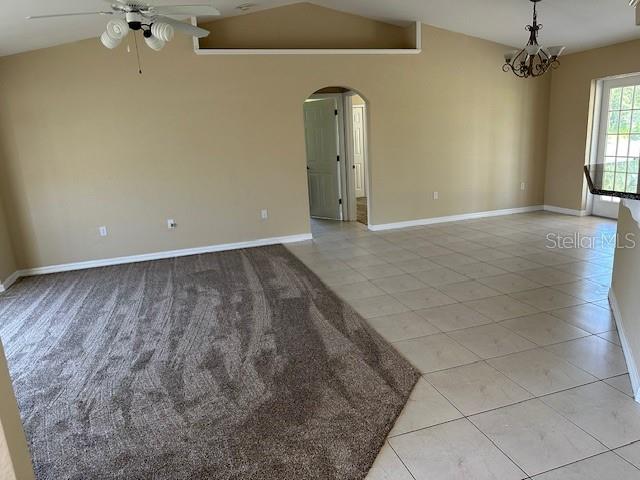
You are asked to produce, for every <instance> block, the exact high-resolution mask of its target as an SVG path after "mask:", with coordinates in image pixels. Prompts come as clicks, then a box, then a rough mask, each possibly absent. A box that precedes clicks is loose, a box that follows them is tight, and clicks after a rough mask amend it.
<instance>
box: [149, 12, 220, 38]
mask: <svg viewBox="0 0 640 480" xmlns="http://www.w3.org/2000/svg"><path fill="white" fill-rule="evenodd" d="M150 18H151V19H152V20H153V21H154V22H162V23H168V24H170V25H171V26H173V28H174V29H176V30H177V31H179V32H181V33H185V34H187V35H191V36H192V37H196V38H204V37H208V36H209V34H210V33H211V32H209V30H205V29H204V28H200V27H194V26H193V25H189V24H188V23H183V22H181V21H180V20H174V19H173V18H169V17H164V16H162V15H154V16H152V17H150Z"/></svg>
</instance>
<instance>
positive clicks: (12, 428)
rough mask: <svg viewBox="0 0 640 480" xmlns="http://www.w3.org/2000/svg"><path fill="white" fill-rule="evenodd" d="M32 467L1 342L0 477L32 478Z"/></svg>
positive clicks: (6, 479)
mask: <svg viewBox="0 0 640 480" xmlns="http://www.w3.org/2000/svg"><path fill="white" fill-rule="evenodd" d="M33 478H35V477H34V475H33V467H32V465H31V458H30V457H29V449H28V447H27V441H26V438H25V435H24V431H23V429H22V422H21V420H20V413H19V412H18V405H17V404H16V400H15V397H14V395H13V388H12V386H11V377H10V376H9V371H8V369H7V360H6V358H5V356H4V349H3V347H2V342H0V479H1V480H31V479H33Z"/></svg>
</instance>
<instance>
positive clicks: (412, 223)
mask: <svg viewBox="0 0 640 480" xmlns="http://www.w3.org/2000/svg"><path fill="white" fill-rule="evenodd" d="M543 208H544V207H543V206H542V205H533V206H531V207H519V208H507V209H504V210H490V211H487V212H475V213H463V214H460V215H449V216H446V217H434V218H422V219H419V220H409V221H407V222H396V223H385V224H381V225H369V230H371V231H373V232H380V231H383V230H395V229H399V228H409V227H421V226H424V225H434V224H437V223H446V222H459V221H461V220H474V219H477V218H485V217H499V216H502V215H514V214H516V213H528V212H537V211H539V210H542V209H543Z"/></svg>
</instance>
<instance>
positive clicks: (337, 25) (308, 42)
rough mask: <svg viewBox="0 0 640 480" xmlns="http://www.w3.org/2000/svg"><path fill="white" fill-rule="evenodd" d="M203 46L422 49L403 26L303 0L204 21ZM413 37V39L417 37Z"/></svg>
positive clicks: (412, 33)
mask: <svg viewBox="0 0 640 480" xmlns="http://www.w3.org/2000/svg"><path fill="white" fill-rule="evenodd" d="M202 27H203V28H206V29H207V30H210V31H211V34H210V35H209V36H208V37H206V38H203V39H202V40H200V47H201V48H285V49H287V48H416V46H415V28H413V27H409V28H403V27H398V26H395V25H390V24H388V23H382V22H376V21H373V20H369V19H367V18H363V17H359V16H356V15H349V14H345V13H341V12H337V11H335V10H331V9H329V8H324V7H320V6H317V5H312V4H309V3H297V4H294V5H287V6H285V7H280V8H273V9H270V10H264V11H261V12H256V13H251V14H248V15H240V16H236V17H228V18H223V19H220V20H216V21H213V22H209V23H204V24H202ZM412 35H413V39H411V36H412Z"/></svg>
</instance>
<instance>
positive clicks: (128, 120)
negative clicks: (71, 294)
mask: <svg viewBox="0 0 640 480" xmlns="http://www.w3.org/2000/svg"><path fill="white" fill-rule="evenodd" d="M423 36H424V45H425V48H424V52H423V53H422V54H421V55H406V56H399V55H398V56H396V55H373V56H351V55H345V56H340V55H338V56H238V57H233V56H232V57H229V56H196V55H194V54H193V52H192V50H191V39H187V38H184V37H177V38H176V39H175V41H174V42H173V43H172V44H170V45H169V46H168V47H167V48H166V49H165V50H163V51H162V52H160V53H156V52H152V51H150V50H149V49H146V48H145V49H144V50H143V51H142V61H143V66H144V75H143V76H139V75H138V74H137V67H136V64H135V54H134V53H131V54H127V53H126V51H125V49H124V45H123V46H121V47H120V48H119V49H117V50H115V51H110V50H107V49H105V48H103V47H102V46H101V45H100V44H99V42H98V41H97V40H88V41H83V42H78V43H74V44H70V45H65V46H60V47H55V48H50V49H46V50H41V51H36V52H31V53H25V54H20V55H16V56H11V57H5V58H2V59H0V87H1V88H0V157H2V156H4V159H5V160H6V162H5V163H6V164H5V167H4V172H3V174H2V175H0V182H1V184H0V192H2V196H3V197H4V201H5V204H6V206H7V213H8V214H9V221H10V223H11V226H12V232H11V233H12V240H13V245H14V246H15V248H14V250H15V254H16V260H17V263H18V267H19V268H29V267H37V266H45V265H54V264H61V263H67V262H77V261H82V260H90V259H100V258H108V257H115V256H123V255H133V254H140V253H148V252H154V251H163V250H172V249H179V248H187V247H196V246H204V245H212V244H220V243H227V242H238V241H246V240H252V239H258V238H267V237H274V236H282V235H292V234H300V233H306V232H309V219H308V197H307V181H306V170H305V158H304V155H305V148H304V134H303V122H302V104H303V101H304V99H305V98H307V97H308V96H309V95H310V94H311V93H312V92H314V91H316V90H318V89H319V88H322V87H325V86H331V85H341V86H345V87H349V88H353V89H355V90H357V91H358V92H360V93H361V94H362V95H363V96H364V97H365V98H366V100H367V102H368V110H369V116H370V119H369V120H370V121H369V126H370V135H369V139H370V149H369V152H370V158H369V160H370V170H371V175H372V183H371V187H372V188H371V213H372V215H371V217H372V223H373V224H384V223H390V222H399V221H407V220H414V219H421V218H429V217H437V216H442V215H451V214H460V213H466V212H476V211H485V210H493V209H503V208H513V207H523V206H529V205H538V204H541V203H542V202H543V191H544V166H545V148H546V132H547V123H546V122H547V115H548V112H547V105H548V95H549V85H550V82H549V81H548V79H542V80H535V81H534V80H532V81H522V80H519V79H516V78H515V77H514V76H513V75H508V74H505V73H503V72H502V71H501V70H500V64H501V59H502V54H503V51H504V49H505V47H503V46H501V45H497V44H494V43H491V42H487V41H483V40H478V39H474V38H471V37H467V36H464V35H460V34H455V33H451V32H447V31H444V30H440V29H436V28H432V27H428V26H424V27H423ZM462 59H464V62H462V61H461V60H462ZM521 181H523V182H526V183H527V190H526V191H524V192H523V191H521V190H520V182H521ZM436 190H437V191H439V192H440V200H439V201H433V200H432V197H433V193H432V192H433V191H436ZM262 208H268V209H269V212H270V217H269V220H268V221H261V220H260V209H262ZM168 218H173V219H175V220H176V221H177V223H178V225H179V226H178V228H177V230H175V231H168V230H167V228H166V219H168ZM100 225H106V226H108V227H109V229H110V235H109V236H108V237H107V238H99V237H98V233H97V228H98V226H100Z"/></svg>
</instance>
